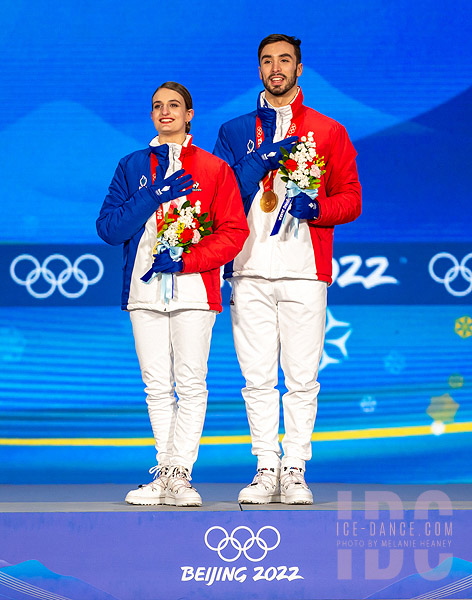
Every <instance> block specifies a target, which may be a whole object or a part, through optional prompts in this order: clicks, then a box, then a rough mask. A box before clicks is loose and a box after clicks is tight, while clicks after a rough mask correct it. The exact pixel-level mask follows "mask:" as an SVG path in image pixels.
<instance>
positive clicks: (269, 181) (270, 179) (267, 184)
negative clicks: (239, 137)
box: [256, 115, 300, 192]
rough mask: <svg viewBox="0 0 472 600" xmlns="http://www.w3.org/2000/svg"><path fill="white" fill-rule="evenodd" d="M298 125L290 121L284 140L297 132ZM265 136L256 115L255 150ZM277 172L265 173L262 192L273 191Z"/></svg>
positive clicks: (293, 120)
mask: <svg viewBox="0 0 472 600" xmlns="http://www.w3.org/2000/svg"><path fill="white" fill-rule="evenodd" d="M299 124H300V122H299V120H298V119H297V120H295V119H292V122H291V123H290V126H289V128H288V130H287V133H286V134H285V137H284V139H285V138H288V137H291V136H292V135H295V132H296V131H297V127H298V125H299ZM264 138H265V135H264V130H263V129H262V123H261V120H260V118H259V115H257V117H256V148H260V146H261V144H262V142H263V141H264ZM277 171H278V169H276V170H275V171H269V172H268V173H267V175H266V176H265V177H264V179H263V180H262V185H263V186H264V192H268V191H273V189H274V179H275V174H276V172H277Z"/></svg>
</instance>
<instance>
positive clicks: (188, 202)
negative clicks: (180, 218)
mask: <svg viewBox="0 0 472 600" xmlns="http://www.w3.org/2000/svg"><path fill="white" fill-rule="evenodd" d="M189 206H190V200H185V202H184V203H183V204H182V206H181V207H180V210H182V209H183V208H188V207H189Z"/></svg>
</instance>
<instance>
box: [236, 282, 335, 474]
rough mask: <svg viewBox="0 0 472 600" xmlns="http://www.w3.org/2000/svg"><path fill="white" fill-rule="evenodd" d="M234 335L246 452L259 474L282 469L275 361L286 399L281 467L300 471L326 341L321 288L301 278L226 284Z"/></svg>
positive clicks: (312, 421)
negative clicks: (246, 431) (248, 433)
mask: <svg viewBox="0 0 472 600" xmlns="http://www.w3.org/2000/svg"><path fill="white" fill-rule="evenodd" d="M232 286H233V301H234V305H232V306H231V317H232V322H233V335H234V342H235V347H236V353H237V356H238V360H239V364H240V367H241V371H242V374H243V376H244V378H245V379H246V387H245V388H243V390H242V394H243V397H244V400H245V402H246V411H247V415H248V421H249V427H250V430H251V440H252V453H253V454H254V455H256V456H257V457H258V468H262V467H275V468H279V467H280V458H281V456H282V453H281V451H280V445H279V414H280V401H279V392H278V390H276V389H275V386H276V385H277V375H278V365H279V358H280V364H281V366H282V369H283V372H284V375H285V385H286V387H287V390H288V391H287V393H286V394H284V396H283V398H282V403H283V412H284V425H285V435H284V437H283V440H282V449H283V453H284V457H283V460H282V466H284V465H290V466H295V467H301V468H304V467H305V461H306V460H310V458H311V436H312V433H313V428H314V425H315V418H316V409H317V396H318V391H319V388H320V386H319V383H318V382H317V374H318V366H319V362H320V360H321V355H322V352H323V343H324V331H325V320H326V302H327V284H326V283H324V282H321V281H313V280H307V279H279V280H268V279H262V278H259V277H240V278H238V277H236V278H234V279H233V280H232Z"/></svg>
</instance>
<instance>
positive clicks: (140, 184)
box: [139, 175, 147, 189]
mask: <svg viewBox="0 0 472 600" xmlns="http://www.w3.org/2000/svg"><path fill="white" fill-rule="evenodd" d="M146 184H147V177H146V176H145V175H143V176H142V177H141V179H140V180H139V189H141V188H143V187H145V186H146Z"/></svg>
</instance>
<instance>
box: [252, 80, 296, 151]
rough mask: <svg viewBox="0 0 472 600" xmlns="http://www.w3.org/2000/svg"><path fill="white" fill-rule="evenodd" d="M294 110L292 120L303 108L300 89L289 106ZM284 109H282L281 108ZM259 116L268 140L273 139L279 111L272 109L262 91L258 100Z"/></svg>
mask: <svg viewBox="0 0 472 600" xmlns="http://www.w3.org/2000/svg"><path fill="white" fill-rule="evenodd" d="M288 106H290V108H291V109H292V120H293V119H294V118H295V117H297V116H298V113H299V112H300V111H301V110H302V107H303V93H302V88H300V87H299V88H298V92H297V95H296V96H295V98H294V99H293V100H292V101H291V102H290V104H289V105H288ZM281 108H282V107H281ZM257 116H258V117H259V119H260V120H261V125H262V129H263V130H264V135H265V138H266V139H272V138H273V137H274V134H275V128H276V123H277V109H276V108H274V107H272V106H271V105H270V104H269V102H268V101H267V100H266V97H265V93H264V92H263V91H262V92H261V93H260V94H259V97H258V99H257Z"/></svg>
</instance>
